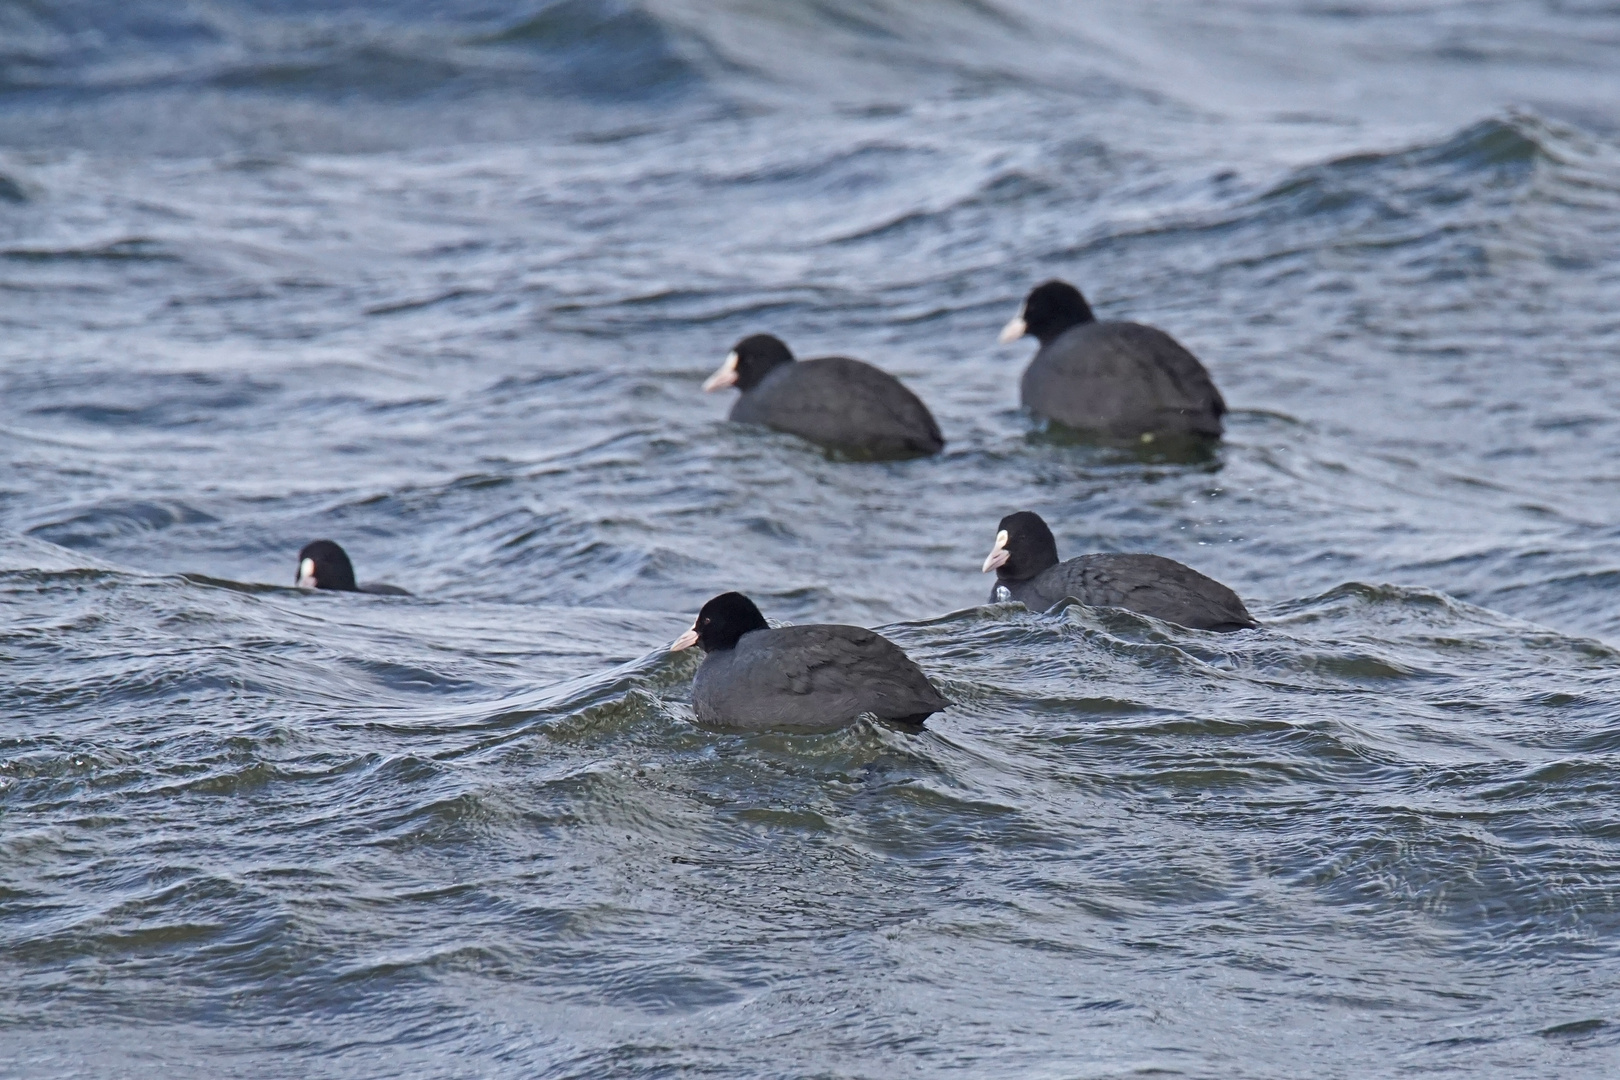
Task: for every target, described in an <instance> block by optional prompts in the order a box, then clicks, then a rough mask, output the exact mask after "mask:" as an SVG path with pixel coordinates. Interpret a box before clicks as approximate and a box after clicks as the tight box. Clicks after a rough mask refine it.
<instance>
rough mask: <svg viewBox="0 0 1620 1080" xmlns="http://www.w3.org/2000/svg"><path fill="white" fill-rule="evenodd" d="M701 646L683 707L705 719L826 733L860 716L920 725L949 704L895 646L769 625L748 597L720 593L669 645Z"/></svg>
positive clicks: (863, 635) (859, 636)
mask: <svg viewBox="0 0 1620 1080" xmlns="http://www.w3.org/2000/svg"><path fill="white" fill-rule="evenodd" d="M693 645H699V646H702V648H703V651H704V652H705V653H707V654H708V655H706V656H705V657H704V658H703V663H702V664H701V665H700V666H699V667H698V670H697V677H696V678H695V679H693V680H692V707H693V708H694V709H695V710H696V711H697V716H698V720H699V721H701V722H702V723H705V724H710V725H714V726H721V727H735V728H762V729H780V730H788V731H831V730H833V729H835V728H840V727H844V726H845V725H847V724H851V723H853V722H854V721H855V720H856V719H857V718H858V717H860V716H862V715H863V714H867V713H869V714H871V715H872V716H875V717H876V718H877V719H879V720H886V721H889V722H891V723H899V724H911V725H915V724H921V723H922V722H923V721H924V720H925V719H927V718H928V716H929V715H930V714H932V713H936V712H939V711H940V710H941V709H943V708H945V707H946V706H947V705H949V704H950V702H948V701H946V700H945V698H943V697H942V696H940V693H939V691H937V690H935V689H934V687H933V685H932V684H931V683H930V682H929V681H928V677H927V676H926V675H924V674H923V673H922V669H921V668H919V667H918V666H917V665H916V664H914V663H912V661H911V658H910V657H908V656H907V655H906V654H905V653H904V652H902V651H901V649H900V646H898V645H896V644H895V643H894V642H892V641H890V640H889V639H888V638H886V637H884V636H883V635H881V634H878V633H876V632H875V631H872V630H866V629H863V628H861V627H859V626H836V625H825V624H823V625H812V626H783V627H778V628H776V629H772V628H771V627H769V626H768V625H767V624H766V622H765V617H764V616H763V615H761V614H760V613H759V608H757V607H755V606H754V602H753V601H752V600H750V599H748V597H746V596H744V595H742V594H741V593H734V592H728V593H722V594H721V595H719V596H716V597H715V598H714V599H713V600H710V601H709V602H708V603H707V604H704V605H703V610H702V611H699V612H698V616H697V621H696V622H694V623H693V624H692V629H690V630H688V631H687V632H686V633H684V634H682V635H681V636H680V637H679V638H677V639H676V640H675V642H674V644H672V645H671V646H670V651H671V652H678V651H680V650H681V649H688V648H691V647H692V646H693Z"/></svg>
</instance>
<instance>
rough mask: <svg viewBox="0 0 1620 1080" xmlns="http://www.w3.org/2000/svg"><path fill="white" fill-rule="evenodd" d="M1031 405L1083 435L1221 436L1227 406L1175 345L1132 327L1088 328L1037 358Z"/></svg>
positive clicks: (1028, 378)
mask: <svg viewBox="0 0 1620 1080" xmlns="http://www.w3.org/2000/svg"><path fill="white" fill-rule="evenodd" d="M1022 392H1023V400H1024V404H1026V405H1028V406H1029V407H1030V408H1032V409H1034V410H1035V411H1036V412H1039V413H1042V414H1043V415H1046V416H1050V417H1051V418H1053V419H1055V420H1057V421H1059V422H1061V423H1064V424H1067V425H1069V426H1071V427H1075V428H1080V429H1083V430H1095V431H1107V432H1110V433H1113V434H1116V435H1123V436H1132V435H1137V434H1140V433H1143V432H1190V433H1197V434H1205V435H1219V434H1220V431H1221V425H1220V418H1221V416H1222V414H1223V413H1225V412H1226V402H1225V400H1224V399H1222V397H1221V395H1220V391H1218V390H1217V389H1216V388H1215V384H1214V382H1213V381H1212V380H1211V379H1210V377H1209V372H1208V371H1206V370H1205V369H1204V365H1203V364H1201V363H1199V361H1198V358H1197V357H1196V356H1194V355H1193V354H1192V353H1190V352H1188V351H1187V349H1186V348H1185V347H1183V346H1182V345H1181V343H1180V342H1178V341H1177V340H1176V339H1175V338H1173V337H1171V336H1170V335H1169V334H1167V333H1165V332H1164V331H1163V330H1159V329H1157V328H1156V327H1152V326H1143V325H1142V324H1140V323H1131V322H1107V323H1086V324H1085V325H1083V326H1077V327H1074V328H1073V329H1071V330H1069V331H1067V332H1066V333H1064V334H1063V335H1061V336H1060V337H1058V338H1057V340H1055V341H1053V342H1051V343H1050V344H1048V345H1045V346H1043V347H1042V348H1041V350H1040V352H1038V353H1036V355H1035V359H1034V361H1033V362H1031V364H1030V366H1029V369H1028V370H1027V371H1025V373H1024V379H1023V384H1022Z"/></svg>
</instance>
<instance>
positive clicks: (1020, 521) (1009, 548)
mask: <svg viewBox="0 0 1620 1080" xmlns="http://www.w3.org/2000/svg"><path fill="white" fill-rule="evenodd" d="M1057 563H1058V553H1057V540H1056V539H1054V538H1053V536H1052V530H1051V529H1048V528H1047V527H1046V522H1044V521H1042V520H1041V515H1039V514H1037V513H1034V512H1032V511H1029V510H1020V511H1018V513H1016V514H1008V515H1007V516H1006V517H1004V518H1002V519H1001V524H1000V525H999V526H997V532H996V543H995V546H994V547H992V548H991V549H990V556H989V558H987V559H985V560H984V572H985V573H989V572H990V571H991V570H994V571H995V572H996V577H997V578H1000V579H1004V580H1007V581H1024V580H1025V579H1027V578H1032V577H1034V576H1035V575H1036V574H1039V573H1040V572H1041V571H1042V570H1045V569H1047V568H1048V567H1052V566H1056V565H1057Z"/></svg>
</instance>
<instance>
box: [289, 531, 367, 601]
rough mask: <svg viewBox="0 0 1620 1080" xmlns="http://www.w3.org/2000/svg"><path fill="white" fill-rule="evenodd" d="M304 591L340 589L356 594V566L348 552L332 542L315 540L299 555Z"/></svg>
mask: <svg viewBox="0 0 1620 1080" xmlns="http://www.w3.org/2000/svg"><path fill="white" fill-rule="evenodd" d="M295 584H297V585H298V587H299V588H302V589H338V590H340V591H342V592H356V591H357V590H358V586H356V585H355V583H354V564H353V563H351V562H350V561H349V554H348V552H346V551H344V550H343V549H342V548H340V547H338V546H337V544H335V543H333V542H332V541H330V540H314V541H311V542H310V543H308V544H305V545H304V550H303V551H300V552H299V553H298V577H297V579H296V581H295Z"/></svg>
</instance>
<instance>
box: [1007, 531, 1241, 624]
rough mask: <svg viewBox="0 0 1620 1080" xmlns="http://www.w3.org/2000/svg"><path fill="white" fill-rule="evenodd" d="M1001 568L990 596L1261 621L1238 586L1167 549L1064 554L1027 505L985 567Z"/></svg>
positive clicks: (1207, 620)
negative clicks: (1196, 567)
mask: <svg viewBox="0 0 1620 1080" xmlns="http://www.w3.org/2000/svg"><path fill="white" fill-rule="evenodd" d="M991 570H994V571H995V572H996V587H995V588H994V589H993V590H991V592H990V601H991V603H1000V602H1005V601H1007V600H1018V601H1021V602H1022V603H1023V605H1024V606H1025V607H1027V608H1029V609H1030V610H1031V611H1046V610H1048V609H1049V608H1051V607H1052V605H1054V604H1056V603H1058V602H1059V601H1060V600H1063V599H1064V598H1066V597H1073V598H1074V599H1076V600H1078V601H1080V602H1081V603H1082V604H1088V605H1090V606H1092V607H1117V608H1124V609H1125V610H1127V611H1134V612H1137V613H1138V614H1141V615H1151V616H1153V617H1154V618H1155V619H1163V620H1164V621H1165V622H1173V623H1179V624H1181V625H1182V626H1187V627H1191V628H1192V629H1194V630H1223V631H1224V630H1245V629H1248V628H1249V627H1252V626H1258V625H1260V624H1259V623H1257V622H1255V621H1254V617H1253V616H1252V615H1250V614H1249V609H1248V608H1246V607H1244V606H1243V601H1242V600H1239V599H1238V595H1237V593H1235V592H1233V591H1232V590H1231V589H1228V588H1227V587H1226V586H1225V585H1222V584H1221V583H1220V582H1218V581H1215V580H1214V579H1212V578H1207V577H1205V576H1204V575H1203V574H1200V573H1199V572H1198V571H1196V570H1194V569H1193V568H1192V567H1190V566H1183V565H1182V564H1181V563H1178V562H1176V561H1175V560H1174V559H1166V558H1164V557H1163V556H1162V555H1081V556H1079V557H1078V558H1074V559H1070V560H1069V561H1068V562H1058V553H1057V541H1056V540H1054V539H1053V538H1052V530H1051V529H1049V528H1047V527H1046V522H1044V521H1042V520H1041V516H1040V515H1039V514H1034V513H1031V512H1030V511H1028V510H1021V511H1019V512H1018V513H1016V514H1008V515H1007V516H1006V517H1004V518H1002V519H1001V525H1000V531H999V532H997V533H996V544H995V547H993V548H991V549H990V557H989V558H987V559H985V560H984V572H985V573H989V572H990V571H991Z"/></svg>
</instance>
